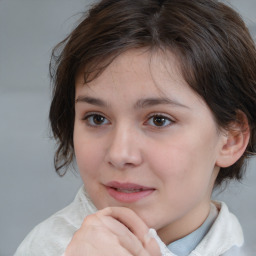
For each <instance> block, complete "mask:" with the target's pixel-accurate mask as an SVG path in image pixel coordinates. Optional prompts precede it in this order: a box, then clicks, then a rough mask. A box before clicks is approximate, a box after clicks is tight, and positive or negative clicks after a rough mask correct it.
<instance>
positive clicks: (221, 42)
mask: <svg viewBox="0 0 256 256" xmlns="http://www.w3.org/2000/svg"><path fill="white" fill-rule="evenodd" d="M57 52H58V55H56V53H57ZM51 67H52V77H53V80H54V88H53V99H52V104H51V109H50V121H51V126H52V131H53V134H54V136H55V138H56V140H57V142H58V145H59V147H58V150H57V152H56V155H55V165H56V170H57V171H58V172H59V173H60V175H63V171H62V170H64V172H65V170H66V169H65V168H67V167H68V166H69V165H70V164H71V163H72V162H73V161H76V162H77V166H78V169H79V172H80V175H81V178H82V180H83V183H84V186H83V187H82V188H81V190H80V191H79V192H78V194H77V197H76V198H75V200H74V202H73V203H72V204H71V205H69V206H68V207H67V208H65V209H63V210H61V211H60V212H58V213H56V214H55V215H53V216H52V217H50V218H49V219H48V220H46V221H45V222H43V223H41V224H39V225H38V226H37V227H35V229H34V230H33V231H31V233H30V234H29V235H28V237H27V238H26V239H25V240H24V241H23V243H22V244H21V245H20V247H19V248H18V250H17V252H16V254H15V255H17V256H19V255H26V256H28V255H63V254H64V255H65V256H74V255H76V256H80V255H81V256H84V255H86V256H87V255H93V256H97V255H99V256H103V255H104V256H107V255H111V256H112V255H136V256H146V255H152V256H153V255H154V256H155V255H156V256H157V255H177V256H185V255H186V256H187V255H197V256H199V255H201V256H206V255H208V256H210V255H211V256H213V255H216V256H217V255H228V254H229V255H235V253H236V252H238V253H239V255H242V251H241V250H240V249H239V247H241V246H242V244H243V233H242V229H241V226H240V224H239V222H238V220H237V219H236V217H235V216H234V215H233V214H232V213H230V212H229V210H228V207H227V206H226V204H225V203H223V202H213V201H211V194H212V190H213V188H214V186H218V185H220V184H221V183H222V182H223V181H225V180H230V179H241V178H242V176H243V169H242V167H243V163H244V161H245V160H246V158H248V157H249V156H250V155H253V154H254V153H255V146H256V137H255V127H256V111H255V103H256V72H255V71H256V50H255V44H254V42H253V40H252V38H251V37H250V35H249V32H248V30H247V28H246V27H245V25H244V23H243V21H242V20H241V18H240V17H239V15H238V14H237V13H236V12H235V11H233V10H232V9H231V8H230V7H228V6H226V5H224V4H223V3H221V2H218V1H215V0H194V1H190V0H176V1H173V0H166V1H157V0H137V1H133V0H103V1H101V2H99V3H98V4H96V5H95V6H94V7H93V8H92V9H91V10H90V11H89V12H88V14H87V15H86V16H85V18H84V19H83V21H82V22H81V23H80V24H79V25H78V26H77V28H76V29H75V30H74V31H73V32H72V33H71V34H70V35H69V36H68V37H67V38H66V39H65V40H64V41H63V42H61V43H60V44H59V45H58V46H57V47H56V49H55V50H54V53H53V59H52V66H51Z"/></svg>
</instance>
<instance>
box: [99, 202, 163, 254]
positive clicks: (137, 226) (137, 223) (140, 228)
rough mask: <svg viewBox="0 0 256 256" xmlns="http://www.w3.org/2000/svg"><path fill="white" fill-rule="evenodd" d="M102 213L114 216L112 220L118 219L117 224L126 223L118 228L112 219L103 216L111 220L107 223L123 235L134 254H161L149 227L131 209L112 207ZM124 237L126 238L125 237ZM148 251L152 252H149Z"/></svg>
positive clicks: (101, 213) (119, 234)
mask: <svg viewBox="0 0 256 256" xmlns="http://www.w3.org/2000/svg"><path fill="white" fill-rule="evenodd" d="M100 215H104V216H106V215H107V216H109V217H112V218H114V219H112V221H114V220H116V221H117V223H116V224H118V223H122V224H123V225H124V226H120V227H119V228H117V227H116V226H115V225H114V223H111V221H110V219H108V218H103V221H106V220H109V221H110V222H105V224H106V225H107V226H108V227H109V228H110V229H111V230H112V232H113V233H115V234H116V235H118V236H119V237H120V238H121V237H122V239H121V243H122V244H123V245H124V246H125V247H126V248H129V251H130V252H132V253H133V254H134V255H136V256H137V255H141V256H144V255H145V256H146V255H154V256H158V255H161V253H160V248H159V246H158V243H157V242H156V240H155V239H154V238H152V236H150V235H149V228H148V227H147V225H146V224H145V223H144V221H143V220H142V219H141V218H140V217H139V216H138V215H137V214H136V213H135V212H134V211H132V210H131V209H129V208H124V207H110V208H105V209H104V210H102V211H101V212H100ZM110 223H111V224H110ZM124 237H125V238H126V239H124ZM137 239H139V241H140V243H138V242H137V241H136V240H137ZM135 241H136V242H135ZM147 252H149V253H150V254H147ZM145 253H146V254H145Z"/></svg>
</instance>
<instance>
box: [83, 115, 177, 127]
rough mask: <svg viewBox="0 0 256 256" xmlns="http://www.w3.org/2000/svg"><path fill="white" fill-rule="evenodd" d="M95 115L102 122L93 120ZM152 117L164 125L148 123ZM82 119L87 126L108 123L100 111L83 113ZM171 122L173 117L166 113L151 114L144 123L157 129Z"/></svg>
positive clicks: (99, 125)
mask: <svg viewBox="0 0 256 256" xmlns="http://www.w3.org/2000/svg"><path fill="white" fill-rule="evenodd" d="M96 117H97V118H101V119H103V121H102V123H100V124H96V123H95V120H94V118H96ZM154 118H159V119H160V120H159V121H161V122H162V121H163V122H164V125H156V124H150V120H152V122H154V121H153V119H154ZM82 120H84V121H85V122H86V125H87V126H89V127H95V128H97V127H101V126H103V125H108V124H110V122H109V121H108V119H107V118H106V117H105V116H104V115H102V114H101V113H88V114H87V115H85V116H84V117H83V118H82ZM105 121H107V123H105ZM166 122H168V123H167V124H166ZM173 123H174V120H173V119H171V118H170V117H167V116H166V115H163V114H152V115H150V116H149V117H148V118H147V120H146V122H144V124H146V125H149V126H152V127H156V128H159V129H161V128H165V127H168V126H170V125H172V124H173Z"/></svg>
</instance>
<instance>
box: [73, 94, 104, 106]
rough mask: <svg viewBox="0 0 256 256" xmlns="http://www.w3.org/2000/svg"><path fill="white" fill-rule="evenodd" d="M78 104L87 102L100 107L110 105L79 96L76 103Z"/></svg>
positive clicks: (95, 99)
mask: <svg viewBox="0 0 256 256" xmlns="http://www.w3.org/2000/svg"><path fill="white" fill-rule="evenodd" d="M78 102H85V103H89V104H91V105H95V106H99V107H106V106H107V105H108V104H106V103H105V102H104V101H103V100H101V99H98V98H93V97H88V96H78V97H77V99H76V101H75V103H78Z"/></svg>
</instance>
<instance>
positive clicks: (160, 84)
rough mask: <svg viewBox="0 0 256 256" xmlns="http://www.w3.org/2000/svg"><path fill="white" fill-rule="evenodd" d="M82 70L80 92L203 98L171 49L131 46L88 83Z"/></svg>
mask: <svg viewBox="0 0 256 256" xmlns="http://www.w3.org/2000/svg"><path fill="white" fill-rule="evenodd" d="M85 72H86V71H85V70H82V71H81V72H80V73H79V74H78V76H77V77H76V95H77V94H79V93H86V94H87V95H89V96H90V95H92V96H93V95H94V94H98V95H99V94H100V95H101V97H103V98H104V97H108V98H113V95H116V94H118V95H119V96H118V97H123V98H126V97H127V96H128V95H130V96H131V98H134V99H136V98H137V99H138V98H143V97H155V96H156V95H158V96H159V97H163V96H166V97H170V98H179V97H180V98H181V100H182V101H186V100H188V99H190V100H193V101H203V100H202V99H201V98H200V97H199V96H198V95H197V94H196V93H195V92H194V91H193V90H192V89H191V88H190V86H189V85H188V84H187V83H186V81H185V80H184V78H183V76H182V74H181V70H180V65H179V61H178V60H177V58H176V57H175V55H174V54H172V53H171V52H163V51H160V50H158V51H153V52H152V51H149V50H146V49H133V50H128V51H126V52H124V53H122V54H121V55H119V56H118V57H117V58H115V59H114V60H113V61H112V62H111V64H109V65H108V66H107V67H106V68H105V70H104V71H103V72H102V73H101V74H100V75H99V76H97V77H96V78H95V79H93V80H92V81H90V82H88V83H85V82H84V81H85V79H84V73H85Z"/></svg>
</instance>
